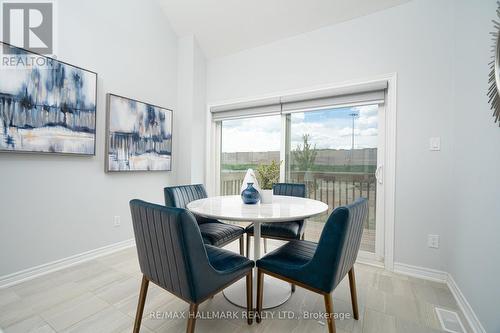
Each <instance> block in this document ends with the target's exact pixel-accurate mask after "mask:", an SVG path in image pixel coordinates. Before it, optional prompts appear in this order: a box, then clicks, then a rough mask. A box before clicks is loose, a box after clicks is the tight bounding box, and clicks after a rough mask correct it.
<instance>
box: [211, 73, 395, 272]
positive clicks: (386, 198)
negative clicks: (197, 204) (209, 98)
mask: <svg viewBox="0 0 500 333" xmlns="http://www.w3.org/2000/svg"><path fill="white" fill-rule="evenodd" d="M377 80H386V81H387V82H388V86H389V88H388V89H387V91H386V96H385V103H384V104H379V108H378V147H377V171H376V175H377V182H376V183H377V201H376V227H375V230H376V236H375V253H371V252H366V251H360V252H359V255H358V261H359V262H362V263H367V264H371V265H376V266H381V267H385V268H386V269H388V270H390V271H393V270H394V201H395V174H396V173H395V169H396V168H395V163H396V162H395V161H396V158H395V156H396V86H397V85H396V82H397V75H396V73H392V74H388V75H385V76H381V77H378V79H375V80H370V81H360V82H358V84H363V83H366V82H373V81H377ZM328 87H331V86H327V87H322V89H324V88H328ZM335 87H338V85H337V86H335ZM311 91H315V90H309V92H311ZM307 92H308V91H303V92H301V93H307ZM294 93H297V91H294ZM286 94H287V92H284V93H282V94H279V95H277V96H280V95H286ZM266 97H268V96H266ZM245 101H248V100H245ZM242 102H243V101H242ZM230 103H234V100H233V101H231V102H230ZM230 103H218V104H213V105H209V106H208V109H207V112H208V117H207V120H208V121H207V139H208V140H207V162H208V168H207V170H206V180H207V189H208V192H209V194H210V195H220V167H221V157H222V153H221V145H222V140H221V139H222V137H221V134H222V121H223V120H224V119H223V120H217V121H215V120H213V119H212V117H211V113H210V110H211V108H212V107H215V106H221V105H225V104H230ZM349 106H351V105H349ZM338 107H339V106H336V107H335V108H338ZM343 107H346V106H343ZM333 108H334V107H332V108H331V109H333ZM256 116H258V115H256ZM228 119H235V118H228ZM287 126H288V128H287ZM289 126H290V124H287V120H286V114H282V115H281V142H280V160H281V161H283V162H282V163H281V166H280V181H284V180H285V171H286V170H285V168H286V163H285V159H286V158H287V156H286V152H285V148H286V140H287V131H290V127H289Z"/></svg>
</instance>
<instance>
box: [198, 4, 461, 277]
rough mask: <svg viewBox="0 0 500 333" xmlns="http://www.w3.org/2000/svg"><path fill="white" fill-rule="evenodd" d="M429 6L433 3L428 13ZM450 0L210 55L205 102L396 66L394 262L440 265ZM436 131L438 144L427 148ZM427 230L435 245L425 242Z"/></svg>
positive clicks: (446, 205)
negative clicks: (227, 53)
mask: <svg viewBox="0 0 500 333" xmlns="http://www.w3.org/2000/svg"><path fill="white" fill-rule="evenodd" d="M430 9H432V10H430ZM452 23H453V8H452V6H451V3H450V1H432V0H419V1H412V2H409V3H407V4H404V5H400V6H398V7H394V8H391V9H388V10H385V11H382V12H378V13H375V14H372V15H369V16H365V17H362V18H358V19H355V20H352V21H349V22H345V23H341V24H338V25H334V26H330V27H327V28H323V29H319V30H316V31H313V32H310V33H306V34H302V35H299V36H296V37H292V38H288V39H284V40H280V41H277V42H275V43H272V44H268V45H264V46H262V47H258V48H254V49H251V50H246V51H242V52H239V53H237V54H234V55H230V56H226V57H223V58H217V59H214V60H211V61H209V64H208V70H207V73H208V101H209V103H214V102H218V101H222V100H226V99H234V98H243V97H252V96H258V95H265V94H269V93H272V92H280V91H284V90H289V89H301V88H308V87H312V86H316V85H322V84H331V83H340V82H343V81H350V80H357V79H365V78H371V77H373V76H377V75H381V74H386V73H393V72H397V74H398V96H397V98H398V102H397V113H398V119H397V126H398V128H397V130H398V134H397V161H396V169H397V170H396V228H395V235H396V237H395V261H396V262H403V263H406V264H411V265H417V266H424V267H430V268H435V269H443V268H444V263H445V261H446V260H445V257H444V255H445V252H446V251H445V247H446V244H447V243H448V242H449V238H448V234H447V231H448V229H447V226H446V223H444V222H443V220H444V218H445V217H446V216H447V215H448V213H449V211H450V200H449V197H450V190H449V188H450V184H451V178H450V176H449V175H450V166H451V158H452V151H451V147H452V145H451V142H452V130H451V125H450V119H451V114H452V112H453V110H452V109H451V108H450V104H451V99H452V89H451V85H450V82H451V78H452V62H451V61H450V59H451V58H452V55H453V38H452V29H453V24H452ZM433 136H440V137H441V142H442V150H441V151H440V152H430V151H429V150H428V144H429V143H428V142H429V137H433ZM428 234H439V235H441V236H442V243H443V246H444V248H443V247H442V248H441V249H438V250H435V249H429V248H428V247H427V244H426V239H427V235H428Z"/></svg>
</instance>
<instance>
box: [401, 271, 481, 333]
mask: <svg viewBox="0 0 500 333" xmlns="http://www.w3.org/2000/svg"><path fill="white" fill-rule="evenodd" d="M394 272H396V273H399V274H404V275H409V276H413V277H417V278H420V279H425V280H431V281H434V282H442V283H446V285H447V286H448V288H450V291H451V293H452V294H453V297H455V301H456V302H457V305H458V307H459V308H460V310H461V311H462V313H463V314H464V316H465V319H466V320H467V322H468V324H469V326H470V328H471V329H472V333H486V330H485V329H484V327H483V325H482V324H481V322H480V321H479V319H478V317H477V315H476V313H475V312H474V310H473V309H472V307H471V306H470V304H469V302H467V299H466V298H465V296H464V294H463V293H462V291H461V290H460V288H459V287H458V285H457V283H456V282H455V280H454V279H453V277H452V276H451V274H449V273H447V272H444V271H439V270H436V269H430V268H425V267H419V266H413V265H407V264H402V263H394Z"/></svg>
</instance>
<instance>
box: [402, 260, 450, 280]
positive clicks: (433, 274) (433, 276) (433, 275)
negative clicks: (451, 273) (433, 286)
mask: <svg viewBox="0 0 500 333" xmlns="http://www.w3.org/2000/svg"><path fill="white" fill-rule="evenodd" d="M394 272H395V273H399V274H403V275H408V276H413V277H416V278H419V279H425V280H430V281H434V282H441V283H446V281H448V273H446V272H444V271H439V270H437V269H431V268H426V267H420V266H413V265H408V264H403V263H400V262H395V263H394Z"/></svg>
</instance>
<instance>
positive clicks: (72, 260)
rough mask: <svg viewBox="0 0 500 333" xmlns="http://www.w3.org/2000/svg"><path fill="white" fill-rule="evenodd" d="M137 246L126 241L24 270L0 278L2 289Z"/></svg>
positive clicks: (132, 242)
mask: <svg viewBox="0 0 500 333" xmlns="http://www.w3.org/2000/svg"><path fill="white" fill-rule="evenodd" d="M134 245H135V240H134V239H128V240H126V241H122V242H118V243H114V244H111V245H107V246H103V247H100V248H98V249H94V250H90V251H86V252H83V253H79V254H76V255H74V256H71V257H67V258H63V259H59V260H56V261H52V262H49V263H46V264H43V265H39V266H35V267H31V268H28V269H24V270H22V271H19V272H15V273H12V274H8V275H4V276H0V289H1V288H6V287H10V286H13V285H15V284H18V283H21V282H24V281H27V280H31V279H34V278H36V277H39V276H41V275H45V274H48V273H51V272H54V271H57V270H60V269H63V268H67V267H70V266H74V265H77V264H80V263H82V262H85V261H89V260H92V259H95V258H97V257H101V256H104V255H107V254H110V253H113V252H117V251H120V250H123V249H126V248H129V247H132V246H134Z"/></svg>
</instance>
